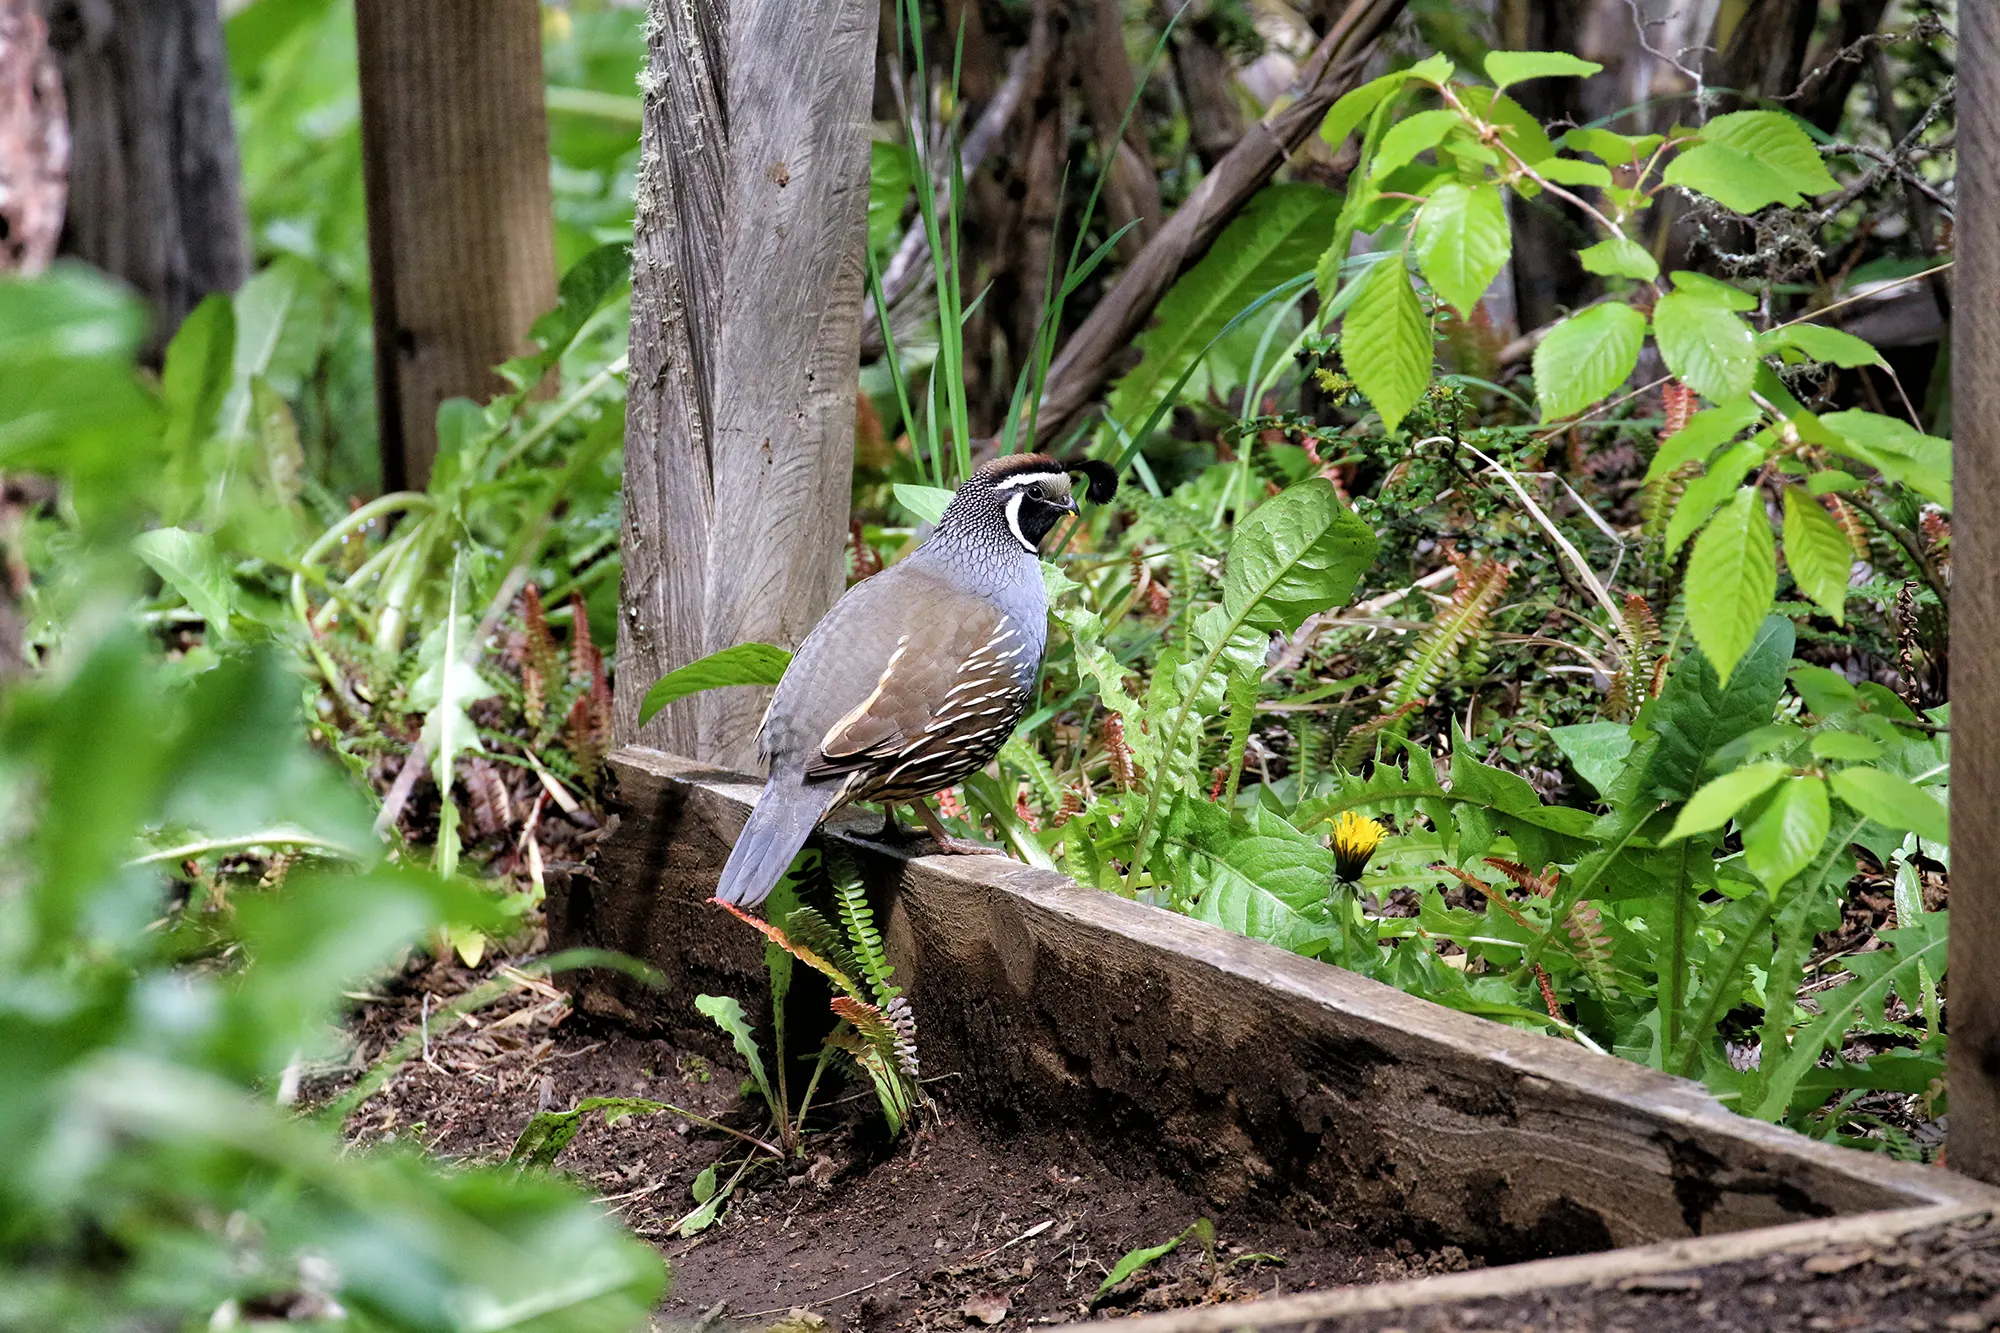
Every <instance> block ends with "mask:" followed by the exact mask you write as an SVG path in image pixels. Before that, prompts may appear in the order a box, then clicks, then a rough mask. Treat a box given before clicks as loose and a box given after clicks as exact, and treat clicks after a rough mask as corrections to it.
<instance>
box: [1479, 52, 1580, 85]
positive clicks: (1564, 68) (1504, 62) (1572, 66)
mask: <svg viewBox="0 0 2000 1333" xmlns="http://www.w3.org/2000/svg"><path fill="white" fill-rule="evenodd" d="M1603 68H1604V66H1602V65H1600V64H1598V63H1597V62H1595V61H1592V60H1584V59H1582V58H1580V57H1578V56H1573V55H1571V54H1569V53H1568V52H1567V51H1488V52H1487V53H1486V77H1487V78H1489V79H1491V80H1493V86H1494V87H1495V88H1496V89H1498V88H1505V87H1506V86H1507V85H1508V84H1511V83H1521V82H1524V81H1525V80H1528V79H1546V78H1552V77H1556V76H1564V77H1569V78H1589V77H1590V76H1591V75H1593V74H1596V73H1598V72H1599V71H1601V70H1602V69H1603Z"/></svg>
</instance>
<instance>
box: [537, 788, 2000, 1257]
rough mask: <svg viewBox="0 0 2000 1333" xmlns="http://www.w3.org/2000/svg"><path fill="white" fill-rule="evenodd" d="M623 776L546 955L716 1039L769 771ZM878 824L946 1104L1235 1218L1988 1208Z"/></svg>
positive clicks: (1605, 1225) (1907, 1175)
mask: <svg viewBox="0 0 2000 1333" xmlns="http://www.w3.org/2000/svg"><path fill="white" fill-rule="evenodd" d="M612 767H613V771H614V773H615V775H616V778H617V782H618V793H619V794H618V802H619V805H618V809H619V816H620V820H621V823H620V826H619V830H618V832H617V834H616V835H615V836H614V837H612V838H610V839H608V840H607V841H606V844H605V848H604V853H603V857H602V859H601V861H600V862H599V865H598V868H597V872H596V878H595V880H594V881H588V880H577V881H572V882H570V883H569V884H567V885H558V886H556V887H554V888H552V891H551V899H550V904H551V905H550V916H549V920H550V933H551V945H552V947H556V948H564V947H570V946H573V945H591V946H597V947H604V948H612V949H619V950H622V951H625V952H628V953H631V954H634V955H637V956H639V957H642V958H645V959H647V960H648V961H650V962H652V963H654V964H655V965H656V966H658V967H660V968H661V970H662V971H663V972H664V973H665V974H666V977H667V984H666V986H665V988H664V989H663V990H660V991H647V990H645V989H644V988H642V987H638V986H636V985H633V984H631V983H628V982H626V981H624V980H622V979H620V978H617V977H607V976H602V975H587V976H585V977H583V978H581V979H580V980H579V981H578V982H577V983H575V984H576V985H577V986H578V992H577V998H578V1003H579V1004H580V1005H581V1007H583V1008H584V1009H586V1010H589V1011H592V1012H597V1013H603V1014H609V1015H615V1016H618V1017H621V1018H623V1019H625V1020H627V1021H631V1022H636V1023H639V1024H641V1025H645V1026H651V1027H656V1028H662V1029H666V1030H669V1031H673V1032H675V1033H676V1035H677V1037H678V1038H679V1039H683V1040H695V1041H697V1042H699V1041H702V1040H705V1038H704V1037H703V1035H702V1034H701V1032H700V1028H699V1026H698V1025H699V1024H700V1019H699V1017H698V1016H697V1015H696V1014H695V1013H694V1010H693V1009H692V1007H691V1002H692V998H693V996H694V995H696V994H699V993H712V994H733V995H736V996H738V997H740V998H742V999H744V1000H745V1001H746V1002H750V1001H754V1000H755V999H756V998H757V997H759V996H762V995H766V994H767V993H768V990H767V985H766V982H765V979H764V974H763V952H762V940H761V938H760V937H758V936H756V935H754V934H753V933H752V932H750V931H748V930H745V929H743V928H741V927H740V926H739V925H737V924H736V923H733V922H731V921H729V920H727V919H726V918H724V917H723V916H722V913H721V912H720V910H719V909H716V908H712V907H707V906H704V905H703V900H704V899H705V898H706V897H707V896H708V894H710V893H711V892H712V890H713V886H714V883H715V880H716V876H717V873H718V872H719V870H720V868H721V866H722V863H723V861H724V859H725V858H726V856H727V853H728V850H729V846H730V843H731V841H732V840H733V839H734V837H735V835H736V832H737V830H738V829H739V828H740V827H741V825H742V822H743V819H744V817H745V815H746V814H747V812H748V809H749V804H750V802H751V801H752V800H753V799H754V798H755V796H756V794H757V786H756V784H755V783H754V782H752V781H750V780H748V779H744V778H741V777H737V776H734V775H731V774H727V773H723V772H719V771H716V770H710V769H703V768H700V767H698V766H695V765H692V764H690V763H688V762H686V761H683V760H679V759H675V758H673V757H671V756H668V755H664V754H660V753H658V752H654V751H646V750H636V749H628V750H624V751H621V752H619V753H618V754H617V755H615V756H614V757H613V760H612ZM871 823H872V821H870V820H867V819H866V818H863V817H858V816H857V817H852V818H846V817H837V818H836V819H835V820H834V821H832V823H831V832H830V833H829V834H828V835H827V843H828V844H829V845H836V846H838V847H840V848H841V849H842V850H843V851H845V852H846V853H847V854H848V855H850V856H851V857H853V859H854V860H855V862H856V864H857V865H858V866H859V867H860V869H861V872H862V874H863V875H864V877H865V878H866V879H867V880H868V881H869V882H870V885H871V890H872V891H874V892H876V893H878V894H880V895H882V896H881V897H879V898H878V899H877V904H878V906H877V913H878V919H879V920H881V921H882V922H883V923H884V926H885V930H884V935H885V937H886V939H887V941H888V945H889V949H890V953H891V958H892V961H893V962H894V964H895V966H896V969H897V979H898V981H899V983H900V984H904V985H906V986H908V987H909V993H910V997H911V1001H912V1003H913V1004H914V1005H915V1007H916V1012H917V1016H918V1022H919V1034H920V1035H919V1044H920V1048H921V1054H922V1058H923V1061H924V1067H925V1069H926V1071H927V1072H940V1073H941V1072H944V1071H950V1072H951V1074H952V1075H953V1078H952V1080H951V1081H950V1083H949V1084H948V1085H947V1086H948V1089H949V1095H950V1097H951V1098H952V1100H953V1102H954V1104H955V1105H956V1106H958V1107H960V1108H961V1109H964V1110H969V1111H971V1112H972V1113H976V1114H978V1115H979V1116H980V1117H982V1119H984V1120H985V1121H986V1122H987V1123H988V1124H990V1125H991V1126H993V1127H994V1128H996V1129H997V1130H999V1131H1000V1132H1002V1133H1005V1132H1006V1131H1007V1130H1008V1129H1010V1128H1014V1127H1019V1126H1023V1125H1028V1124H1033V1125H1037V1126H1047V1125H1052V1124H1060V1125H1064V1126H1066V1127H1068V1128H1069V1129H1071V1130H1072V1131H1073V1132H1075V1133H1077V1134H1079V1135H1082V1136H1084V1137H1086V1138H1089V1139H1091V1140H1094V1141H1095V1144H1096V1146H1097V1148H1098V1150H1099V1151H1101V1152H1104V1153H1106V1154H1107V1155H1108V1160H1118V1159H1120V1158H1129V1157H1132V1156H1133V1155H1134V1154H1139V1155H1142V1156H1143V1157H1147V1158H1150V1163H1149V1164H1151V1165H1156V1166H1157V1167H1158V1168H1160V1169H1162V1170H1163V1171H1165V1172H1166V1173H1167V1174H1168V1175H1169V1176H1170V1177H1171V1178H1173V1179H1175V1180H1176V1181H1177V1182H1179V1183H1181V1184H1183V1185H1184V1186H1186V1187H1187V1188H1189V1189H1191V1190H1195V1191H1198V1192H1199V1193H1201V1194H1203V1195H1204V1196H1206V1197H1207V1198H1209V1199H1210V1200H1211V1201H1212V1202H1213V1203H1214V1205H1215V1206H1216V1207H1217V1208H1218V1209H1222V1210H1225V1211H1226V1210H1230V1209H1235V1208H1245V1207H1247V1208H1281V1207H1286V1206H1292V1205H1303V1204H1304V1200H1305V1199H1306V1198H1310V1199H1311V1200H1313V1201H1315V1202H1316V1203H1317V1204H1318V1205H1320V1206H1321V1207H1323V1208H1326V1209H1331V1210H1332V1212H1333V1214H1334V1215H1335V1216H1338V1217H1339V1218H1341V1220H1342V1221H1343V1223H1351V1224H1353V1225H1355V1226H1358V1227H1360V1228H1361V1229H1362V1230H1363V1231H1364V1233H1366V1234H1368V1235H1370V1236H1371V1237H1375V1238H1383V1237H1389V1238H1393V1237H1396V1236H1406V1237H1409V1238H1411V1239H1412V1240H1413V1241H1414V1242H1415V1243H1417V1244H1418V1245H1419V1246H1420V1247H1426V1248H1428V1247H1435V1246H1438V1245H1442V1244H1457V1245H1460V1246H1463V1247H1464V1248H1465V1249H1466V1250H1467V1251H1468V1252H1469V1253H1472V1254H1475V1255H1478V1256H1480V1257H1482V1258H1484V1259H1486V1260H1488V1261H1491V1262H1498V1261H1510V1260H1516V1259H1523V1258H1536V1257H1542V1256H1546V1255H1551V1254H1575V1253H1582V1252H1587V1251H1592V1250H1599V1249H1604V1248H1608V1247H1612V1246H1619V1245H1630V1244H1640V1243H1648V1242H1653V1241H1661V1240H1671V1239H1677V1238H1683V1237H1686V1236H1689V1235H1698V1234H1710V1233H1717V1232H1727V1231H1736V1230H1743V1229H1746V1228H1750V1227H1757V1226H1767V1225H1773V1224H1777V1223H1784V1222H1793V1221H1799V1220H1803V1219H1810V1218H1815V1217H1824V1216H1829V1215H1835V1214H1844V1213H1852V1212H1858V1211H1864V1210H1867V1209H1875V1208H1888V1207H1909V1206H1921V1205H1931V1204H1942V1203H1953V1202H1982V1201H1985V1202H1991V1201H1992V1200H1993V1199H1994V1198H1995V1197H2000V1196H1995V1195H1994V1194H1993V1193H1992V1191H1990V1190H1988V1189H1987V1188H1986V1187H1984V1186H1980V1185H1978V1184H1976V1183H1975V1182H1972V1181H1969V1180H1966V1179H1965V1178H1963V1177H1960V1176H1957V1175H1954V1174H1952V1173H1949V1172H1944V1171H1938V1170H1931V1169H1925V1168H1920V1167H1915V1166H1910V1165H1906V1164H1903V1163H1898V1162H1892V1161H1889V1160H1886V1159H1884V1158H1881V1157H1876V1156H1871V1155H1867V1154H1862V1153H1856V1152H1851V1151H1848V1150H1845V1149H1839V1148H1834V1147H1831V1146H1828V1145H1825V1144H1820V1143H1815V1142H1813V1141H1811V1140H1808V1139H1806V1138H1804V1137H1802V1136H1800V1135H1797V1134H1794V1133H1792V1132H1790V1131H1788V1130H1785V1129H1781V1128H1778V1127H1776V1126H1772V1125H1766V1124H1763V1123H1760V1122H1757V1121H1753V1120H1749V1119H1746V1118H1743V1117H1739V1116H1736V1115H1733V1114H1731V1113H1730V1112H1728V1111H1726V1110H1724V1109H1723V1108H1722V1107H1721V1106H1720V1105H1719V1104H1717V1103H1716V1102H1715V1101H1714V1100H1713V1099H1712V1098H1710V1097H1709V1096H1708V1094H1707V1093H1706V1092H1705V1091H1704V1090H1703V1089H1702V1088H1700V1087H1699V1086H1698V1085H1696V1084H1693V1083H1690V1082H1687V1081H1685V1080H1681V1079H1675V1078H1670V1077H1668V1076H1666V1075H1663V1074H1660V1073H1657V1072H1655V1071H1652V1070H1649V1069H1645V1068H1642V1067H1640V1066H1637V1065H1633V1064H1629V1063H1627V1062H1624V1061H1621V1060H1617V1059H1614V1058H1612V1057H1609V1056H1599V1055H1593V1054H1591V1053H1590V1052H1587V1051H1585V1050H1583V1049H1581V1048H1579V1047H1577V1046H1574V1045H1570V1044H1568V1043H1565V1042H1559V1041H1556V1040H1553V1039H1551V1038H1546V1037H1540V1036H1536V1035H1533V1034H1529V1033H1524V1032H1519V1031H1516V1030H1515V1029H1512V1028H1508V1027H1504V1026H1501V1025H1498V1024H1494V1023H1490V1022H1487V1021H1485V1020H1482V1019H1478V1018H1474V1017H1471V1016H1469V1015H1464V1014H1459V1013H1456V1012H1453V1011H1451V1010H1448V1009H1444V1008H1441V1007H1439V1006H1436V1005H1433V1004H1430V1003H1428V1002H1427V1001H1424V1000H1420V999H1416V998H1414V997H1411V996H1408V995H1404V994H1402V993H1401V992H1399V991H1396V990H1393V989H1390V988H1389V987H1386V986H1382V985H1380V984H1378V983H1375V982H1372V981H1369V980H1366V979H1364V978H1361V977H1358V976H1355V975H1353V974H1351V973H1347V972H1343V971H1341V970H1339V969H1337V968H1332V967H1328V966H1326V965H1324V964H1321V963H1318V962H1314V961H1312V960H1309V959H1305V958H1300V957H1298V956H1296V955H1293V954H1290V953H1286V952H1284V951H1282V950H1279V949H1276V948H1274V947H1272V946H1270V945H1266V944H1263V943H1261V942H1258V941H1255V940H1250V939H1246V938H1243V937H1241V936H1237V935H1233V934H1230V933H1228V932H1226V931H1222V930H1220V929H1217V928H1215V927H1212V926H1208V925H1204V924H1202V923H1200V922H1196V921H1192V920H1190V919H1188V918H1185V917H1181V916H1177V915H1174V914H1172V913H1169V912H1165V911H1161V910H1159V909H1155V908H1151V907H1146V906H1143V905H1141V904H1138V903H1134V902H1129V901H1126V900H1124V899H1121V898H1119V897H1117V896H1115V895H1112V894H1107V893H1102V892H1099V891H1097V890H1094V889H1086V888H1082V887H1080V886H1078V885H1077V884H1075V883H1074V882H1072V881H1070V880H1068V879H1065V878H1063V877H1062V876H1060V875H1054V874H1049V873H1047V872H1044V871H1038V870H1033V869H1031V868H1029V867H1026V866H1022V865H1019V864H1018V863H1013V862H1009V861H1004V860H999V859H995V858H985V857H948V858H917V859H911V858H910V857H909V856H908V855H907V854H906V853H902V852H897V851H894V850H891V849H885V848H882V847H880V846H878V845H877V844H874V843H872V842H869V841H867V840H866V839H865V838H864V837H862V836H859V835H858V833H859V830H862V829H867V828H868V827H869V825H870V824H871ZM713 1036H714V1034H713V1033H712V1032H711V1033H710V1034H708V1036H707V1038H706V1039H707V1040H712V1039H713ZM1306 1206H1309V1205H1306Z"/></svg>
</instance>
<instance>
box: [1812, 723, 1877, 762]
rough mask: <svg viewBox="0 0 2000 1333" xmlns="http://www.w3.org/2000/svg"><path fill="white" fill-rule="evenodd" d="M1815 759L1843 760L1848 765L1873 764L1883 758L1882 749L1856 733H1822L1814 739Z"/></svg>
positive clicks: (1813, 750)
mask: <svg viewBox="0 0 2000 1333" xmlns="http://www.w3.org/2000/svg"><path fill="white" fill-rule="evenodd" d="M1812 752H1813V758H1815V759H1841V760H1845V761H1847V762H1848V763H1862V764H1866V763H1871V762H1873V761H1874V760H1877V759H1880V758H1881V757H1882V747H1881V746H1880V745H1879V744H1877V743H1876V742H1874V741H1871V740H1869V739H1868V738H1867V737H1866V736H1863V735H1861V734H1860V733H1859V732H1854V731H1822V732H1820V733H1819V734H1818V735H1816V736H1814V737H1813V738H1812Z"/></svg>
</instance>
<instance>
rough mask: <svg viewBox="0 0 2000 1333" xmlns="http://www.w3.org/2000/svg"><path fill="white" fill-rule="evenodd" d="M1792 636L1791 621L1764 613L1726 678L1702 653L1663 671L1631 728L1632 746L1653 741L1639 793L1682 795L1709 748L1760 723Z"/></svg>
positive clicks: (1696, 778)
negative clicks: (1661, 685)
mask: <svg viewBox="0 0 2000 1333" xmlns="http://www.w3.org/2000/svg"><path fill="white" fill-rule="evenodd" d="M1795 642H1796V631H1795V629H1794V628H1793V626H1792V622H1791V621H1789V620H1787V619H1785V618H1784V617H1783V616H1766V617H1765V618H1764V623H1763V624H1762V625H1760V626H1759V627H1758V629H1757V637H1756V638H1755V639H1754V640H1753V641H1752V642H1751V644H1750V651H1749V652H1747V653H1745V654H1744V655H1743V659H1742V661H1741V662H1739V663H1738V664H1737V668H1736V670H1735V671H1733V672H1731V673H1730V674H1729V676H1728V678H1727V679H1726V680H1725V679H1724V678H1722V677H1720V676H1718V675H1717V674H1716V670H1715V668H1714V667H1713V666H1711V665H1710V664H1709V661H1708V658H1707V657H1705V656H1704V655H1703V654H1702V653H1700V652H1693V653H1690V654H1688V656H1687V657H1685V658H1683V659H1682V660H1681V664H1680V665H1679V666H1678V667H1676V668H1675V669H1674V673H1673V675H1671V676H1669V677H1668V678H1667V687H1666V689H1665V690H1663V691H1661V693H1660V697H1659V698H1657V699H1655V700H1653V701H1652V702H1651V703H1648V704H1647V705H1646V707H1645V708H1643V709H1642V710H1640V713H1639V720H1638V722H1637V723H1635V724H1634V725H1633V728H1632V735H1633V740H1634V742H1635V751H1634V752H1635V753H1637V745H1639V744H1643V742H1644V741H1645V740H1646V738H1648V737H1656V738H1657V739H1658V741H1659V744H1658V746H1657V747H1656V748H1655V749H1654V750H1653V752H1652V755H1651V757H1650V758H1649V759H1648V760H1647V761H1646V766H1645V769H1644V770H1643V772H1642V773H1641V775H1640V779H1639V795H1640V796H1641V797H1643V798H1646V799H1658V800H1667V801H1680V800H1686V799H1687V798H1688V796H1690V795H1691V794H1692V793H1693V792H1694V790H1695V789H1696V788H1697V787H1699V786H1700V785H1701V775H1702V771H1703V769H1704V768H1706V767H1707V765H1708V761H1709V759H1710V757H1711V756H1712V755H1714V754H1715V753H1716V752H1717V751H1718V750H1720V749H1722V747H1723V746H1725V745H1727V744H1729V742H1731V741H1733V740H1735V739H1737V738H1738V737H1739V736H1742V735H1743V734H1744V733H1746V732H1748V731H1750V730H1752V729H1753V728H1756V727H1760V726H1763V725H1765V724H1766V723H1768V722H1769V721H1770V720H1771V712H1772V710H1773V709H1774V708H1776V707H1777V706H1778V698H1779V696H1780V695H1781V694H1782V693H1783V691H1784V686H1785V669H1786V667H1787V666H1788V665H1789V664H1790V662H1791V660H1792V648H1793V646H1794V644H1795ZM1642 733H1643V735H1642Z"/></svg>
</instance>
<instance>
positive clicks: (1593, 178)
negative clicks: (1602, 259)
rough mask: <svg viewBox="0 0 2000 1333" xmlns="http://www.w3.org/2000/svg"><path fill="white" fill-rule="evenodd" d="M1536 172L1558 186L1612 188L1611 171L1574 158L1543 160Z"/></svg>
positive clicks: (1536, 167)
mask: <svg viewBox="0 0 2000 1333" xmlns="http://www.w3.org/2000/svg"><path fill="white" fill-rule="evenodd" d="M1535 171H1536V173H1537V174H1538V175H1540V176H1541V177H1542V179H1544V180H1549V181H1554V182H1555V183H1556V184H1557V185H1589V186H1593V187H1595V188H1597V189H1600V190H1605V189H1609V188H1610V187H1611V172H1610V171H1609V170H1607V169H1606V168H1604V167H1601V166H1599V165H1598V164H1597V163H1595V162H1582V161H1578V160H1577V159H1576V158H1573V157H1548V158H1543V159H1542V160H1541V161H1540V162H1537V163H1535ZM1593 248H1594V247H1593Z"/></svg>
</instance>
